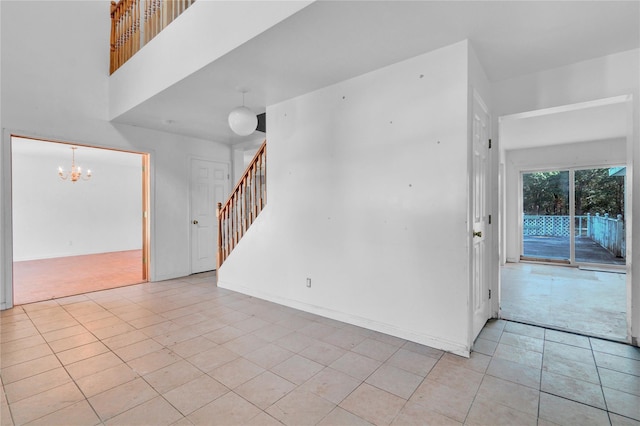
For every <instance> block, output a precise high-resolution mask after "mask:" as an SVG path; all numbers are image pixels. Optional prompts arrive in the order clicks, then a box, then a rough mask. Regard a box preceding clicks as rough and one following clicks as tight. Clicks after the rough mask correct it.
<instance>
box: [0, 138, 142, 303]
mask: <svg viewBox="0 0 640 426" xmlns="http://www.w3.org/2000/svg"><path fill="white" fill-rule="evenodd" d="M3 130H4V131H3V133H2V135H1V136H2V140H3V141H4V142H3V143H2V149H0V160H1V161H2V170H4V172H3V176H2V178H3V179H2V187H1V190H2V198H1V199H0V203H1V207H2V216H3V220H2V223H0V236H2V241H3V242H4V244H2V245H1V246H0V251H1V254H2V257H1V258H2V259H4V264H3V265H1V266H2V269H3V270H4V271H3V273H2V275H0V301H1V302H2V303H1V304H0V310H5V309H10V308H13V306H14V304H13V294H14V292H13V200H12V197H11V193H12V190H13V173H12V166H11V165H12V161H13V151H12V138H14V137H16V138H24V139H31V140H34V141H41V142H51V143H58V144H64V145H73V146H79V147H86V148H93V149H104V150H109V151H119V152H126V153H131V154H138V155H140V156H141V157H142V166H143V172H142V188H141V190H142V207H143V214H142V235H141V238H142V253H143V257H144V258H143V264H142V276H143V280H144V282H149V281H151V280H152V278H151V274H150V272H151V268H150V265H151V256H152V254H151V243H152V237H151V228H152V225H151V218H152V214H151V205H152V204H151V195H152V191H151V154H150V153H149V152H139V151H132V150H126V149H119V148H112V147H105V146H99V145H91V144H88V143H75V142H69V141H61V140H56V139H49V138H43V137H39V136H29V135H28V133H27V132H11V131H9V130H7V129H3Z"/></svg>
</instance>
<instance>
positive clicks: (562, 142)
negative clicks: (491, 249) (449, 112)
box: [500, 96, 632, 341]
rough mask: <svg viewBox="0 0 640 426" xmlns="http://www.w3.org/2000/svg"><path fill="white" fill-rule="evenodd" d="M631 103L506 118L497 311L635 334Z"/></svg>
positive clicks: (577, 328) (574, 327)
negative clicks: (630, 267)
mask: <svg viewBox="0 0 640 426" xmlns="http://www.w3.org/2000/svg"><path fill="white" fill-rule="evenodd" d="M629 102H630V98H629V97H627V96H620V97H616V98H608V99H602V100H596V101H590V102H585V103H582V104H574V105H565V106H560V107H554V108H549V109H546V110H537V111H530V112H526V113H521V114H514V115H511V116H505V117H501V119H500V137H501V139H500V143H501V146H500V150H501V152H500V156H501V160H500V161H501V169H500V170H501V176H502V179H501V181H502V184H501V194H502V195H501V203H502V206H503V207H502V212H503V215H502V217H501V222H502V226H501V247H502V257H501V268H500V317H502V318H505V319H509V320H514V321H519V322H523V323H529V324H534V325H539V326H544V327H547V328H552V329H558V330H564V331H569V332H573V333H578V334H584V335H589V336H595V337H601V338H606V339H612V340H619V341H628V338H629V326H628V324H629V319H630V302H629V301H630V300H631V290H632V288H631V277H630V276H628V274H627V262H626V249H627V238H628V236H629V235H630V230H631V225H632V224H631V223H629V222H628V221H627V220H626V219H627V218H628V217H630V214H631V194H630V193H629V192H628V191H627V188H626V184H627V182H626V167H625V166H626V163H627V156H628V151H629V145H628V144H629V141H630V140H632V138H631V137H630V135H629V134H628V131H629V126H628V122H629V116H628V114H629V111H630V109H629Z"/></svg>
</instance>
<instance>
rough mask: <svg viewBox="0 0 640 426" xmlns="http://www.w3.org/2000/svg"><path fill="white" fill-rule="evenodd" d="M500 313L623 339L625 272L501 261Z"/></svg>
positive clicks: (560, 328) (624, 333)
mask: <svg viewBox="0 0 640 426" xmlns="http://www.w3.org/2000/svg"><path fill="white" fill-rule="evenodd" d="M500 274H501V281H500V287H501V290H500V291H501V293H500V307H501V316H502V318H505V319H510V320H514V321H519V322H525V323H528V324H536V325H540V326H546V327H549V328H555V329H558V330H563V331H573V332H577V333H580V334H585V335H588V336H595V337H602V338H606V339H612V340H620V341H625V340H626V337H627V283H626V279H627V276H626V274H624V271H620V272H602V271H595V270H585V269H578V268H570V267H567V266H554V265H542V264H535V263H524V262H521V263H507V264H506V265H504V266H502V267H501V268H500Z"/></svg>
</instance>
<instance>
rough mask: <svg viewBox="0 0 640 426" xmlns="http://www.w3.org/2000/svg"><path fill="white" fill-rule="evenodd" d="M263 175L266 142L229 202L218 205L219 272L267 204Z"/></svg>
mask: <svg viewBox="0 0 640 426" xmlns="http://www.w3.org/2000/svg"><path fill="white" fill-rule="evenodd" d="M266 176H267V141H266V140H265V141H264V143H263V144H262V146H261V147H260V149H258V152H256V155H255V156H254V157H253V160H252V161H251V163H250V164H249V166H248V167H247V170H245V172H244V174H243V175H242V177H241V178H240V180H239V181H238V184H237V185H236V187H235V189H234V190H233V191H232V192H231V195H230V196H229V199H228V200H227V201H226V202H225V203H224V204H222V203H218V269H219V268H220V265H222V263H223V262H224V261H225V259H226V258H227V257H228V256H229V254H230V253H231V251H232V250H233V249H234V248H235V246H236V245H237V244H238V242H239V241H240V239H241V238H242V236H243V235H244V233H245V232H247V229H249V227H250V226H251V224H252V223H253V221H254V220H255V219H256V217H258V215H259V214H260V212H261V211H262V209H263V208H264V206H265V205H266V204H267V181H266Z"/></svg>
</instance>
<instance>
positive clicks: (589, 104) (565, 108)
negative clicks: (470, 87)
mask: <svg viewBox="0 0 640 426" xmlns="http://www.w3.org/2000/svg"><path fill="white" fill-rule="evenodd" d="M631 96H632V95H621V96H613V97H610V98H604V99H597V100H594V101H586V102H579V103H576V104H568V105H560V106H556V107H550V108H543V109H536V110H533V111H526V112H519V113H517V114H509V115H503V116H501V117H498V122H500V123H502V122H503V121H510V120H520V119H522V118H532V117H541V116H544V115H551V114H557V113H561V112H569V111H577V110H581V109H586V108H593V107H600V106H605V105H615V104H620V103H624V102H627V101H629V100H631Z"/></svg>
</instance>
